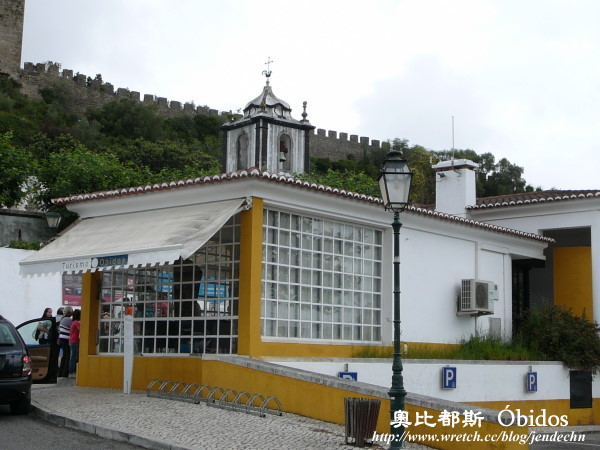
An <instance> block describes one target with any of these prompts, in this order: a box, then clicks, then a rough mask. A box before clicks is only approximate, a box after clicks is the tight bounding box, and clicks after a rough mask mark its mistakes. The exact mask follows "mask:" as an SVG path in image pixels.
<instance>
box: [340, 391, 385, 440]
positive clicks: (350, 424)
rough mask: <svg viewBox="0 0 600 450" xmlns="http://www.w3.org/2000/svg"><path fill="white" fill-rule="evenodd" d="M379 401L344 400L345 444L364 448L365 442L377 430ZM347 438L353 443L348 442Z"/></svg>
mask: <svg viewBox="0 0 600 450" xmlns="http://www.w3.org/2000/svg"><path fill="white" fill-rule="evenodd" d="M380 406H381V400H377V399H369V398H352V397H346V398H344V412H345V418H346V444H352V445H355V446H357V447H364V446H365V443H366V440H367V439H368V438H370V437H372V436H373V433H374V432H375V430H376V428H377V419H378V418H379V407H380ZM348 438H350V439H354V442H348Z"/></svg>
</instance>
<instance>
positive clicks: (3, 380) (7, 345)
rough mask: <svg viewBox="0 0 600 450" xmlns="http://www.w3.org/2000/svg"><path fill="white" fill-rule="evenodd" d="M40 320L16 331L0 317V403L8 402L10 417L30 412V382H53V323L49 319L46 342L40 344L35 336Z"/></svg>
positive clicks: (30, 321) (54, 378) (29, 322)
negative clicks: (11, 414) (49, 325)
mask: <svg viewBox="0 0 600 450" xmlns="http://www.w3.org/2000/svg"><path fill="white" fill-rule="evenodd" d="M39 321H40V319H33V320H29V321H27V322H24V323H22V324H21V325H19V326H18V327H17V328H15V327H14V326H13V324H12V323H11V322H10V321H8V320H6V319H5V318H4V317H2V316H0V403H4V404H6V403H8V404H9V405H10V411H11V413H13V414H26V413H27V412H28V411H29V409H30V406H31V384H32V383H56V375H57V364H58V345H57V343H56V341H57V330H56V323H55V321H54V318H52V320H51V321H52V327H51V329H50V336H49V339H48V340H47V342H46V343H42V344H40V343H39V341H38V339H37V337H36V329H37V325H38V323H39ZM38 334H39V333H38Z"/></svg>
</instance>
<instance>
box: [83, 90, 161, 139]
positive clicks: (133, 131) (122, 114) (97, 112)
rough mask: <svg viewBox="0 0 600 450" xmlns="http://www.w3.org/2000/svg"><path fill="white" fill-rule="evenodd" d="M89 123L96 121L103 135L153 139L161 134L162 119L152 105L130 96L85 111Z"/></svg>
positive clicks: (158, 137)
mask: <svg viewBox="0 0 600 450" xmlns="http://www.w3.org/2000/svg"><path fill="white" fill-rule="evenodd" d="M86 118H87V119H88V120H89V121H90V123H93V122H97V123H98V124H99V125H100V131H101V132H102V133H103V134H104V135H105V136H110V137H123V138H127V139H137V138H143V139H147V140H149V141H155V140H158V139H160V138H161V137H162V135H163V123H164V119H163V118H162V117H161V116H159V115H158V113H157V112H156V107H154V105H144V104H143V103H140V102H139V101H136V100H134V99H131V98H124V99H121V100H119V101H115V102H110V103H107V104H105V105H104V106H102V107H101V108H99V109H90V110H88V111H87V112H86Z"/></svg>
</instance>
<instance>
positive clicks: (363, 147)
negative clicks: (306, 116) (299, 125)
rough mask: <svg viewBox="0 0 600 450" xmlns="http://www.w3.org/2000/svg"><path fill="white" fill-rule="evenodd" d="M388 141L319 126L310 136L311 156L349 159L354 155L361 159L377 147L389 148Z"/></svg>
mask: <svg viewBox="0 0 600 450" xmlns="http://www.w3.org/2000/svg"><path fill="white" fill-rule="evenodd" d="M389 147H390V144H389V143H388V142H381V141H379V140H375V139H369V138H368V137H364V136H360V137H359V136H358V135H356V134H351V135H348V133H343V132H342V133H338V132H337V131H332V130H327V131H326V130H324V129H322V128H318V129H316V130H315V134H314V136H311V137H310V156H314V157H317V158H329V159H330V160H332V161H338V160H340V159H347V157H348V155H352V156H353V157H354V158H355V159H361V158H362V157H363V155H364V153H365V151H366V152H367V153H368V152H370V151H371V150H376V149H381V148H383V149H389Z"/></svg>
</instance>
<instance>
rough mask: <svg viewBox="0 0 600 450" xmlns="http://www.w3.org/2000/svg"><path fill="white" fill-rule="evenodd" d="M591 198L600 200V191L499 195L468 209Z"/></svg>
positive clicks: (487, 198) (556, 191)
mask: <svg viewBox="0 0 600 450" xmlns="http://www.w3.org/2000/svg"><path fill="white" fill-rule="evenodd" d="M589 198H600V190H594V189H590V190H579V191H574V190H549V191H535V192H523V193H521V194H509V195H498V196H496V197H483V198H478V199H477V204H476V205H474V206H469V207H468V209H487V208H499V207H503V206H518V205H531V204H536V203H546V202H553V201H562V200H581V199H589Z"/></svg>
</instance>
